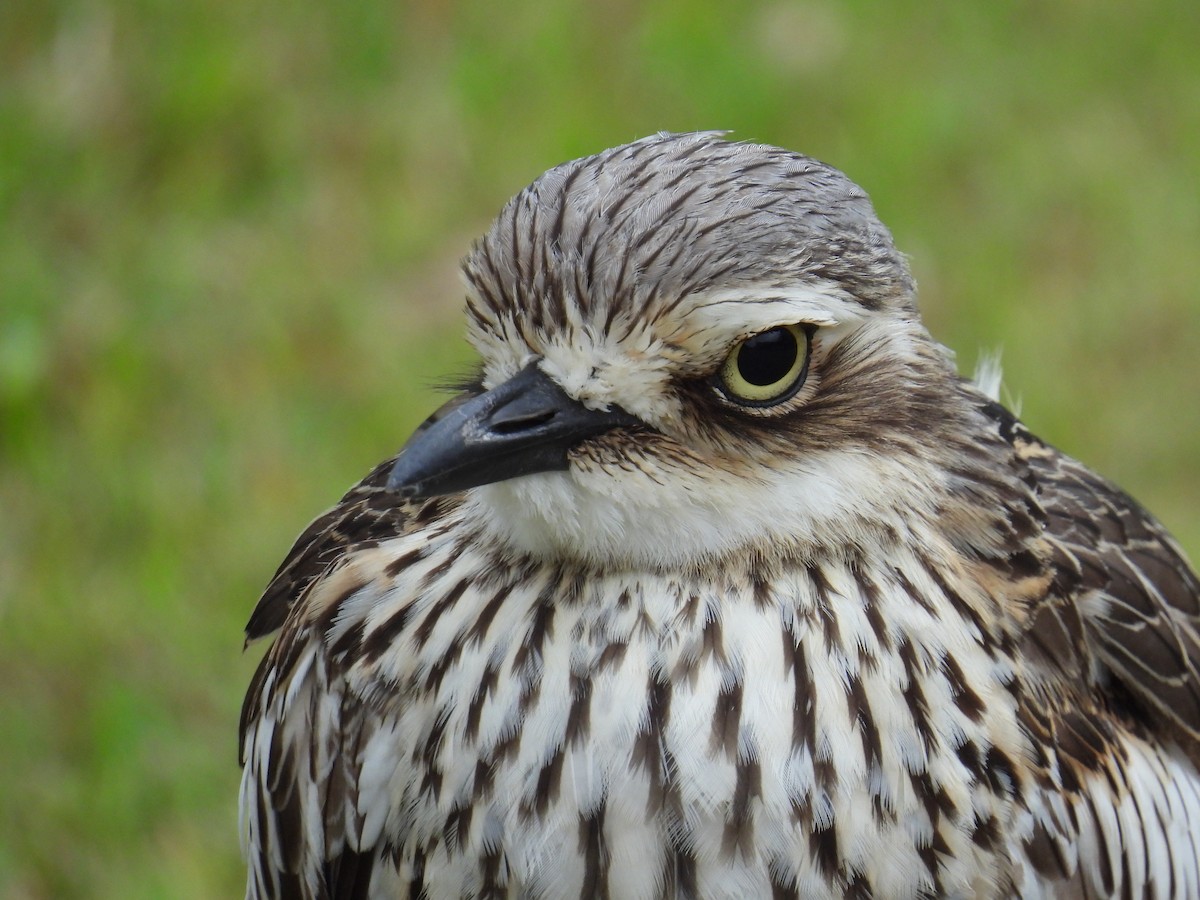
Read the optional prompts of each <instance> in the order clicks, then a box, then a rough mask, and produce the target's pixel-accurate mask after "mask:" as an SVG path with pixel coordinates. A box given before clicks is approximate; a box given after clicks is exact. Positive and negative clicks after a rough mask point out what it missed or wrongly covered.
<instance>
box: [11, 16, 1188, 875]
mask: <svg viewBox="0 0 1200 900" xmlns="http://www.w3.org/2000/svg"><path fill="white" fill-rule="evenodd" d="M1197 45H1200V7H1198V6H1197V5H1196V4H1195V3H1193V2H1187V0H1178V2H1161V3H1144V4H1126V3H1115V2H1112V3H1099V4H1016V5H1014V4H944V5H936V4H935V5H930V4H927V3H923V2H917V0H911V2H893V3H888V4H885V5H883V6H882V7H880V6H878V5H876V4H868V3H865V2H852V3H847V4H838V3H834V2H815V0H813V2H797V3H792V2H784V0H777V2H761V0H755V2H748V3H744V4H731V3H728V2H724V0H720V2H718V0H704V2H696V3H692V4H690V5H688V6H686V7H684V6H681V5H678V4H666V3H651V4H636V3H632V2H616V3H613V4H610V5H605V4H597V3H583V2H569V3H558V4H551V3H534V2H518V3H513V4H499V3H483V2H470V3H466V2H464V3H460V4H437V3H429V2H425V3H417V2H410V3H402V4H396V3H381V2H374V0H372V2H365V3H359V4H318V3H298V4H292V5H290V6H288V5H284V4H273V5H270V6H269V7H263V6H259V5H257V4H245V3H234V2H216V3H208V4H199V3H190V4H189V3H183V4H175V3H165V2H150V0H140V2H128V3H124V4H105V3H101V2H78V3H65V2H61V3H60V2H46V3H42V4H12V3H9V4H3V5H0V213H2V218H0V229H2V230H0V761H2V762H3V765H0V896H2V897H5V898H10V897H11V898H43V897H45V898H49V897H54V898H60V897H65V898H71V897H102V898H103V897H122V898H126V897H134V898H137V897H197V898H199V897H217V896H233V895H236V894H237V893H238V892H239V891H240V889H241V888H240V884H241V878H242V876H241V864H240V860H239V854H238V848H237V837H236V812H235V808H236V782H237V777H238V771H237V767H236V764H235V754H236V747H235V736H236V721H237V712H238V707H239V704H240V701H241V694H242V690H243V689H244V686H245V684H246V682H247V680H248V678H249V676H250V673H251V671H252V669H253V666H254V664H255V661H256V659H257V657H258V655H259V652H260V651H258V650H251V651H249V652H247V653H245V654H243V653H242V649H241V627H242V625H243V623H244V621H245V619H246V617H247V615H248V614H249V611H250V609H251V607H252V605H253V603H254V600H255V598H256V596H257V592H258V591H259V590H260V589H261V587H262V586H263V584H264V582H265V581H266V579H267V578H268V576H269V575H270V573H271V571H272V570H273V567H274V565H275V564H276V563H277V562H278V560H279V559H280V558H281V556H282V554H283V553H284V551H285V550H286V549H287V546H288V544H289V541H290V540H291V538H292V537H293V536H294V535H295V534H296V533H297V532H298V531H299V530H300V529H301V527H302V526H303V525H304V524H305V523H306V522H307V521H308V519H309V518H310V517H312V516H313V515H314V514H316V513H317V512H319V511H320V510H321V509H323V508H324V507H325V506H327V505H328V504H329V503H331V502H332V501H333V500H335V499H336V497H337V496H338V495H339V493H340V492H341V491H342V490H343V489H344V488H345V487H346V486H347V485H349V484H350V483H351V482H353V481H354V480H355V479H356V478H357V477H359V475H361V474H362V473H363V472H365V471H366V470H367V469H368V468H369V467H370V466H371V465H373V464H374V463H375V462H376V461H377V460H379V459H381V458H382V457H384V456H385V455H386V454H388V453H390V452H392V451H393V450H394V449H395V448H396V447H397V446H399V444H400V443H401V442H402V441H403V439H404V438H405V437H406V435H407V433H408V431H409V430H410V429H411V428H412V427H413V425H414V424H415V423H416V422H417V421H418V420H419V419H420V418H421V417H422V416H423V414H424V413H425V412H426V411H427V410H429V409H431V408H432V406H433V405H434V404H435V403H436V402H437V400H436V397H435V396H434V393H433V392H432V390H431V389H430V384H431V383H432V382H433V381H435V380H436V379H437V378H439V377H440V376H443V375H445V374H448V373H450V374H452V373H454V372H456V371H457V370H459V369H460V368H461V367H462V366H463V365H464V363H465V362H466V360H467V359H468V354H467V351H466V349H465V348H464V347H463V345H462V344H461V341H460V339H459V336H458V335H459V327H460V317H459V312H458V306H459V303H460V297H461V289H460V287H459V285H458V282H457V280H456V276H455V263H456V260H457V258H458V257H459V255H461V253H462V252H463V251H464V250H465V249H466V247H467V245H468V242H469V240H470V239H471V237H472V236H473V235H474V234H475V233H476V232H478V231H479V230H480V229H481V228H482V227H483V226H484V225H485V224H486V222H487V220H488V218H489V217H490V216H491V215H492V213H493V212H494V211H495V210H496V209H497V208H498V207H499V205H500V204H501V203H502V202H503V201H504V200H505V199H506V198H507V196H508V195H509V194H511V193H512V192H514V191H515V190H517V189H518V188H520V187H521V186H523V185H524V184H525V183H526V182H528V181H529V180H530V179H531V178H533V177H534V176H535V175H537V174H538V173H539V172H540V171H542V170H543V169H545V168H546V167H548V166H549V165H552V164H554V163H557V162H559V161H561V160H563V159H566V158H569V157H571V156H575V155H580V154H584V153H588V152H592V151H596V150H599V149H601V148H603V147H606V146H610V145H613V144H617V143H621V142H624V141H626V140H629V139H632V138H635V137H638V136H641V135H644V134H647V133H650V132H653V131H656V130H660V129H668V130H685V129H695V128H726V129H733V130H734V132H735V135H736V136H737V137H741V138H753V139H758V140H764V141H768V142H772V143H778V144H783V145H786V146H789V147H792V148H795V149H800V150H804V151H806V152H809V153H811V154H813V155H815V156H818V157H821V158H824V159H826V160H828V161H830V162H832V163H834V164H836V165H838V166H839V167H841V168H843V169H845V170H846V171H847V172H848V173H849V174H850V175H851V177H853V178H855V180H857V181H859V182H860V183H861V184H863V185H864V186H865V187H866V188H867V189H868V190H869V191H870V192H871V193H872V195H873V197H874V198H875V201H876V205H877V207H878V209H879V211H880V213H881V215H882V216H883V218H884V219H885V220H886V221H887V222H888V223H889V224H890V225H891V226H892V227H893V230H894V231H895V233H896V235H897V239H898V242H899V243H900V245H901V246H902V247H903V248H904V249H906V251H907V252H908V253H910V254H911V256H912V259H913V265H914V268H915V270H916V272H917V275H918V278H919V280H920V281H921V284H922V288H923V293H922V296H923V305H924V307H925V309H926V313H927V318H928V320H929V323H930V326H931V328H932V330H933V331H934V333H935V334H936V335H937V336H938V337H939V338H940V339H942V340H943V341H944V342H945V343H947V344H948V345H950V346H952V347H954V348H956V349H957V350H959V351H960V358H961V359H962V361H963V363H964V365H965V366H967V367H970V366H971V365H973V361H974V359H975V358H976V356H977V355H978V352H979V351H980V350H981V349H984V350H986V349H989V348H996V347H1002V348H1003V352H1004V360H1005V366H1006V374H1007V383H1008V385H1009V386H1010V389H1011V390H1012V392H1013V393H1014V394H1016V395H1019V396H1020V397H1022V398H1023V401H1024V402H1023V412H1024V414H1025V417H1026V419H1027V420H1028V421H1029V423H1030V425H1031V427H1033V428H1034V429H1035V430H1036V431H1038V432H1040V433H1042V434H1043V435H1044V436H1045V437H1047V438H1048V439H1050V440H1052V441H1055V442H1056V443H1058V444H1060V445H1061V446H1063V447H1064V448H1066V449H1068V450H1069V451H1071V452H1073V453H1074V454H1076V455H1078V456H1080V457H1082V458H1083V459H1085V460H1086V461H1088V462H1090V463H1092V464H1093V465H1095V466H1096V467H1098V468H1100V469H1101V470H1102V471H1105V472H1106V473H1108V474H1109V475H1111V476H1113V477H1114V478H1116V479H1117V480H1118V481H1120V482H1121V483H1123V484H1124V485H1125V486H1126V487H1127V488H1129V489H1130V490H1131V491H1132V492H1133V493H1134V494H1135V495H1137V496H1139V497H1141V498H1142V499H1143V500H1145V501H1146V502H1147V503H1148V505H1150V506H1151V508H1153V509H1155V510H1156V511H1157V512H1158V514H1159V515H1160V516H1161V517H1162V518H1163V519H1164V520H1165V521H1166V522H1167V523H1168V524H1169V525H1170V526H1171V527H1172V528H1174V529H1175V531H1176V533H1177V534H1178V535H1179V536H1180V538H1181V540H1182V541H1183V543H1184V545H1185V546H1186V547H1187V548H1188V549H1189V551H1190V552H1191V554H1192V555H1193V556H1194V557H1195V556H1200V515H1198V514H1197V513H1196V507H1197V501H1198V499H1200V463H1198V460H1200V403H1197V401H1196V386H1197V370H1198V369H1197V359H1198V357H1200V291H1198V289H1197V285H1198V284H1200V253H1198V251H1197V248H1198V247H1200V191H1198V188H1197V186H1198V185H1200V162H1198V161H1200V55H1198V54H1197V53H1196V46H1197Z"/></svg>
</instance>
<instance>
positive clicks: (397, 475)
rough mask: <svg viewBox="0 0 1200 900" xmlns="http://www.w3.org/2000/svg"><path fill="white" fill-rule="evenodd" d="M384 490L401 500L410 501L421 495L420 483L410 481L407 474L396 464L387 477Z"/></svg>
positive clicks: (398, 463) (399, 464)
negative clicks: (397, 495) (398, 496)
mask: <svg viewBox="0 0 1200 900" xmlns="http://www.w3.org/2000/svg"><path fill="white" fill-rule="evenodd" d="M384 489H385V490H387V491H391V492H392V493H393V494H399V495H400V498H401V499H403V500H412V499H414V498H416V497H417V496H419V495H420V493H421V482H419V481H410V480H409V479H408V473H406V472H405V471H403V470H402V469H401V463H400V462H397V463H396V465H395V466H393V467H392V471H391V473H390V474H389V475H388V480H387V483H386V484H384Z"/></svg>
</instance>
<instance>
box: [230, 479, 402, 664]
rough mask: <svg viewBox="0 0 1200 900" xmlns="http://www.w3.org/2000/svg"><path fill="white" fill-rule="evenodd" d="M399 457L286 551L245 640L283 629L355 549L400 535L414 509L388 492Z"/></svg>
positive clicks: (247, 629) (313, 523) (316, 523)
mask: <svg viewBox="0 0 1200 900" xmlns="http://www.w3.org/2000/svg"><path fill="white" fill-rule="evenodd" d="M395 463H396V457H392V458H391V459H389V460H387V461H385V462H382V463H380V464H379V465H378V466H376V467H375V468H374V469H372V470H371V472H370V474H369V475H367V477H366V478H364V479H363V480H362V481H360V482H359V483H358V484H356V485H355V486H354V487H352V488H351V489H350V490H349V491H347V492H346V494H345V496H343V497H342V499H341V500H340V501H338V504H337V506H335V507H334V508H333V509H331V510H329V511H328V512H326V513H324V514H323V515H321V516H319V517H318V518H316V519H315V520H314V521H313V522H312V524H310V525H309V526H308V527H307V528H306V529H304V532H303V533H302V534H301V535H300V537H298V538H296V542H295V543H294V544H293V545H292V549H291V550H289V551H288V554H287V556H286V557H284V560H283V562H282V563H280V564H279V568H278V569H276V570H275V574H274V575H273V576H272V577H271V581H270V583H269V584H268V585H267V589H266V590H265V591H263V594H262V596H261V597H260V598H259V600H258V604H257V605H256V606H255V607H254V612H253V613H252V614H251V615H250V621H249V622H247V623H246V641H247V642H250V641H253V640H257V639H258V638H261V637H266V636H267V635H269V634H271V633H272V632H274V631H278V630H279V629H280V628H282V627H283V623H284V621H285V620H286V619H287V616H288V613H289V612H290V611H291V609H292V607H293V606H294V605H295V604H296V601H297V600H298V599H299V598H300V597H301V596H302V595H303V594H304V591H305V590H306V589H307V588H308V586H309V585H310V584H311V583H312V581H313V579H314V578H316V577H317V576H318V575H320V574H321V573H323V572H325V571H326V570H327V569H328V568H329V567H330V566H331V565H332V564H333V563H335V562H337V561H338V560H339V559H340V558H342V557H343V556H345V554H346V553H347V552H349V551H351V550H354V549H356V548H360V547H367V546H372V545H374V544H376V543H378V542H379V541H380V540H383V539H386V538H388V537H393V536H395V535H397V534H400V533H401V532H402V531H403V529H404V523H405V520H406V519H407V518H408V517H409V515H410V513H411V510H410V509H409V508H408V504H401V503H400V502H399V501H398V499H397V497H396V495H395V494H392V493H390V492H389V491H386V490H384V485H385V484H386V483H387V478H388V473H389V472H391V470H392V466H393V465H395Z"/></svg>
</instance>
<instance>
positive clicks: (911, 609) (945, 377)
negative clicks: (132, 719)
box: [240, 132, 1200, 900]
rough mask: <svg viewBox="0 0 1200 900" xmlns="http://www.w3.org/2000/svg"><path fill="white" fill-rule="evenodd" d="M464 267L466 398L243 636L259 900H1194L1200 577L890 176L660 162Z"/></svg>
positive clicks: (806, 165) (600, 161) (554, 201)
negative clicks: (918, 249)
mask: <svg viewBox="0 0 1200 900" xmlns="http://www.w3.org/2000/svg"><path fill="white" fill-rule="evenodd" d="M462 271H463V276H464V286H465V294H466V299H465V305H466V319H467V336H468V340H469V342H470V344H471V345H472V346H473V348H474V350H475V351H476V353H477V354H478V358H479V367H478V370H477V373H476V375H475V376H474V377H472V378H471V379H470V380H469V381H467V382H465V383H463V384H460V385H458V393H457V394H456V395H455V396H454V397H453V398H452V399H451V400H450V401H449V402H447V403H446V404H445V405H444V406H443V407H442V408H441V409H439V410H438V411H437V412H435V413H434V414H433V415H432V416H431V417H430V418H429V419H428V420H427V421H426V422H425V423H424V424H422V425H421V426H420V427H419V428H418V429H417V431H416V433H415V434H414V435H413V436H412V437H411V438H410V439H409V440H408V442H407V443H405V444H404V445H403V447H402V448H401V450H400V451H399V452H398V453H397V454H396V455H395V456H393V457H391V458H389V459H387V460H385V461H384V462H382V463H381V464H380V465H379V466H377V467H376V468H375V469H374V470H373V471H371V472H370V473H369V474H368V475H367V476H366V477H365V478H364V479H363V480H362V481H361V482H360V483H358V484H357V485H356V486H354V487H353V488H352V489H350V490H349V492H348V493H346V494H345V496H344V497H342V499H341V501H340V502H339V503H337V504H336V505H335V506H334V507H333V508H332V509H331V510H330V511H329V512H327V513H325V514H324V515H322V516H320V517H319V518H317V519H316V520H315V521H314V522H313V523H312V524H311V525H310V526H309V527H308V528H307V530H305V531H304V532H303V534H302V535H301V536H300V537H299V539H298V540H297V541H296V543H295V545H294V547H293V548H292V550H291V552H290V553H288V555H287V556H286V558H285V559H284V561H283V563H282V564H281V565H280V566H279V568H278V570H277V571H276V573H275V575H274V577H273V579H272V580H271V581H270V583H269V586H268V587H267V588H266V590H265V592H264V593H263V595H262V596H261V598H260V600H259V602H258V604H257V606H256V607H255V609H254V611H253V614H252V616H251V618H250V620H249V624H248V625H247V628H246V639H247V642H250V641H253V640H257V639H260V638H264V637H266V636H268V635H270V634H272V633H275V632H278V635H277V637H276V638H275V640H274V642H273V643H272V644H271V645H270V647H269V648H268V649H267V651H266V652H265V654H264V655H263V657H262V661H261V664H260V665H259V667H258V669H257V671H256V673H255V675H254V676H253V679H252V681H251V683H250V685H249V688H248V691H247V694H246V697H245V702H244V706H243V709H242V716H241V723H240V760H241V764H242V781H241V790H240V818H241V826H240V828H241V835H242V840H243V844H244V848H245V855H246V858H247V860H248V862H247V871H248V876H247V891H246V896H247V897H248V898H253V900H259V898H307V900H316V898H322V900H325V898H329V900H335V898H367V897H370V898H425V900H442V898H539V900H556V898H630V900H633V898H663V900H668V898H697V900H699V898H759V897H762V898H1050V897H1054V898H1101V897H1145V898H1155V900H1165V898H1180V900H1182V898H1196V897H1200V769H1198V764H1200V677H1198V674H1197V666H1198V665H1200V642H1198V628H1200V581H1198V579H1197V575H1196V573H1195V571H1194V570H1193V569H1192V568H1191V566H1190V564H1189V563H1188V561H1187V559H1186V557H1185V554H1184V552H1183V550H1182V549H1181V548H1180V546H1179V545H1178V544H1177V542H1176V541H1175V540H1174V539H1173V538H1172V537H1171V536H1170V535H1169V534H1168V533H1167V531H1166V530H1165V529H1164V527H1163V526H1162V525H1161V524H1159V522H1158V521H1156V520H1155V519H1154V518H1153V517H1152V516H1151V514H1150V513H1149V512H1147V511H1146V510H1145V509H1144V508H1142V507H1141V506H1140V505H1138V503H1137V502H1135V501H1134V500H1133V499H1131V498H1130V497H1129V496H1128V495H1127V494H1125V493H1123V492H1122V491H1121V490H1120V489H1119V488H1118V487H1116V486H1115V485H1113V484H1112V483H1110V482H1109V481H1107V480H1105V479H1104V478H1103V477H1101V476H1100V475H1098V474H1095V473H1094V472H1092V471H1091V470H1089V469H1088V468H1087V467H1085V466H1084V465H1083V464H1082V463H1080V462H1077V461H1076V460H1074V459H1072V458H1071V457H1069V456H1067V455H1065V454H1064V453H1062V452H1060V451H1059V450H1057V449H1056V448H1055V447H1053V446H1052V445H1051V444H1049V443H1046V442H1044V441H1042V440H1041V439H1039V438H1038V437H1036V436H1035V435H1034V434H1033V433H1032V432H1031V431H1030V430H1029V429H1028V428H1027V427H1026V426H1025V424H1023V422H1022V421H1021V420H1020V419H1019V418H1018V417H1017V416H1016V415H1014V413H1013V412H1011V411H1010V410H1009V409H1008V408H1006V407H1005V406H1004V405H1003V404H1001V403H1000V402H999V400H998V399H997V397H996V391H994V390H985V389H984V388H985V387H986V385H985V386H984V387H981V386H980V384H977V383H976V382H975V381H973V380H972V379H971V378H968V377H966V376H963V375H960V374H959V373H958V370H957V368H956V365H955V362H954V359H953V356H952V354H951V352H950V351H949V350H948V349H946V348H944V347H943V346H941V345H940V344H939V343H937V342H936V341H935V340H934V339H933V337H931V335H930V334H929V332H928V330H927V329H926V327H925V325H924V324H923V322H922V320H921V317H920V314H919V311H918V307H917V294H916V286H915V282H914V278H913V275H912V273H911V269H910V266H909V264H908V262H907V260H906V258H905V257H904V256H903V255H902V254H901V253H900V252H899V251H898V250H897V249H896V246H895V243H894V240H893V238H892V236H891V234H890V232H889V231H888V229H887V228H886V227H885V226H884V225H883V224H882V222H881V221H880V219H879V218H878V216H877V215H876V213H875V211H874V209H873V207H872V205H871V201H870V199H869V198H868V196H867V194H866V193H865V192H864V191H863V189H862V188H860V187H859V186H858V185H856V184H855V183H854V182H852V181H851V180H850V179H849V178H848V177H847V176H845V175H844V174H842V173H841V172H840V171H838V170H836V169H834V168H832V167H831V166H828V165H826V164H824V163H821V162H818V161H817V160H815V159H812V158H810V157H808V156H804V155H802V154H799V153H795V152H792V151H789V150H786V149H781V148H777V147H772V146H767V145H762V144H755V143H749V142H741V141H735V140H732V139H730V138H728V136H727V135H725V134H723V133H714V132H696V133H687V134H668V133H659V134H655V135H652V136H650V137H647V138H644V139H641V140H637V141H634V142H633V143H629V144H626V145H623V146H619V147H616V148H613V149H610V150H606V151H604V152H601V153H599V154H596V155H593V156H589V157H585V158H582V159H577V160H574V161H572V162H567V163H565V164H563V165H559V166H557V167H555V168H552V169H550V170H549V171H547V172H546V173H545V174H543V175H541V176H540V177H538V178H537V179H536V180H535V181H534V182H533V183H532V184H530V185H529V186H528V187H526V188H525V189H523V190H522V191H520V192H519V193H518V194H517V195H516V196H515V197H514V198H513V199H512V200H510V201H509V202H508V203H507V205H505V206H504V208H503V209H502V211H501V212H500V213H499V215H498V217H497V218H496V220H495V221H494V223H493V224H492V225H491V227H490V228H489V230H488V231H487V232H486V233H485V234H484V236H483V237H482V238H481V239H479V240H478V241H477V242H476V243H475V244H474V245H473V247H472V248H471V249H470V251H469V253H468V255H467V256H466V258H465V261H464V263H463V267H462Z"/></svg>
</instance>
